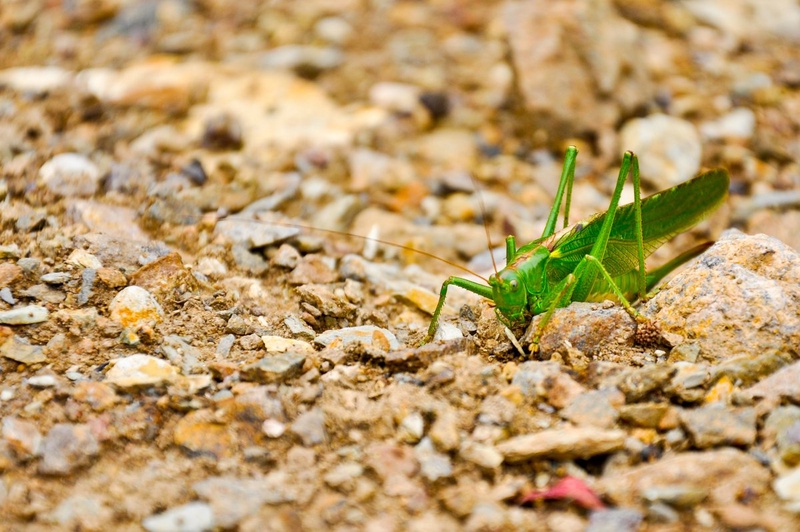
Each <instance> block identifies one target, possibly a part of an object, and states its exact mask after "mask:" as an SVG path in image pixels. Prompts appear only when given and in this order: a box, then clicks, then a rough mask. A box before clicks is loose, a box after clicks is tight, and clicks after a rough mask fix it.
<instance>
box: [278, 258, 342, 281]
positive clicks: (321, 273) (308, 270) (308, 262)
mask: <svg viewBox="0 0 800 532" xmlns="http://www.w3.org/2000/svg"><path fill="white" fill-rule="evenodd" d="M338 280H339V272H337V271H336V269H335V268H334V267H333V265H331V264H330V263H329V262H328V261H327V260H326V258H325V257H323V256H322V255H319V254H313V255H306V256H305V257H302V258H301V259H300V261H299V262H298V263H297V266H296V267H295V268H294V269H293V270H292V273H290V274H289V277H288V279H287V280H286V282H288V283H289V284H291V285H301V284H311V283H319V284H328V283H334V282H336V281H338Z"/></svg>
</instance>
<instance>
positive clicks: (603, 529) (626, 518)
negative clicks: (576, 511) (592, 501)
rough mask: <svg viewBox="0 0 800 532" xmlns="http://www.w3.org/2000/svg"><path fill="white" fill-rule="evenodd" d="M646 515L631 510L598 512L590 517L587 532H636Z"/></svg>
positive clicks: (618, 509) (617, 509) (615, 509)
mask: <svg viewBox="0 0 800 532" xmlns="http://www.w3.org/2000/svg"><path fill="white" fill-rule="evenodd" d="M643 520H644V515H642V514H641V512H639V511H637V510H633V509H631V508H614V509H611V510H596V511H594V512H592V514H591V515H590V516H589V524H588V526H587V527H586V532H636V531H637V530H639V526H640V525H641V524H642V521H643Z"/></svg>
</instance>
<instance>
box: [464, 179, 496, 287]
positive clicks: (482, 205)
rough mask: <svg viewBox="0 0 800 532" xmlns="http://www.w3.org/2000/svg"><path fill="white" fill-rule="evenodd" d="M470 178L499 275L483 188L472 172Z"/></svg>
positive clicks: (487, 241)
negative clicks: (487, 220)
mask: <svg viewBox="0 0 800 532" xmlns="http://www.w3.org/2000/svg"><path fill="white" fill-rule="evenodd" d="M469 179H470V181H472V188H474V189H475V195H476V196H478V206H479V207H480V209H481V221H482V222H483V231H484V232H485V233H486V244H487V245H488V246H489V256H490V257H491V258H492V268H493V269H494V273H495V275H497V262H495V260H494V245H493V244H492V237H491V235H490V234H489V226H488V225H486V217H487V215H486V204H485V203H484V202H483V194H481V190H480V188H478V182H477V181H475V177H474V176H473V175H472V174H471V173H470V174H469ZM487 282H488V281H487Z"/></svg>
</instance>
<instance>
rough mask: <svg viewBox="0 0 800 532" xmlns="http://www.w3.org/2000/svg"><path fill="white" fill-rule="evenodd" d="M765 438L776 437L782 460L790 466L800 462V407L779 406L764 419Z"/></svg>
mask: <svg viewBox="0 0 800 532" xmlns="http://www.w3.org/2000/svg"><path fill="white" fill-rule="evenodd" d="M763 435H764V438H765V439H767V441H769V439H770V438H774V439H775V444H776V446H777V448H778V453H779V454H780V457H781V460H783V462H784V463H786V464H788V465H790V466H796V465H798V464H800V407H797V406H795V405H787V406H779V407H778V408H776V409H774V410H773V411H772V412H770V413H769V415H768V416H767V419H766V420H765V421H764V429H763Z"/></svg>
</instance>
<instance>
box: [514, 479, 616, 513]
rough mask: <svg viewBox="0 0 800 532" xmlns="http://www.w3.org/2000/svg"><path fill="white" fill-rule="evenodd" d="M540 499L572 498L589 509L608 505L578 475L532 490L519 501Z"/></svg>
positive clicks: (599, 508)
mask: <svg viewBox="0 0 800 532" xmlns="http://www.w3.org/2000/svg"><path fill="white" fill-rule="evenodd" d="M539 499H544V500H560V499H571V500H573V501H575V503H576V504H577V505H578V506H580V507H582V508H585V509H587V510H602V509H603V508H605V507H606V505H605V504H603V501H601V500H600V497H598V496H597V494H596V493H595V492H594V491H593V490H592V488H590V487H589V486H588V485H587V484H586V482H584V481H583V480H581V479H579V478H578V477H564V478H562V479H561V480H559V481H558V482H556V483H555V484H554V485H553V486H550V487H549V488H547V489H544V490H531V491H530V492H528V493H525V494H523V495H522V498H521V499H520V500H519V503H520V504H525V503H527V502H532V501H536V500H539Z"/></svg>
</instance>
